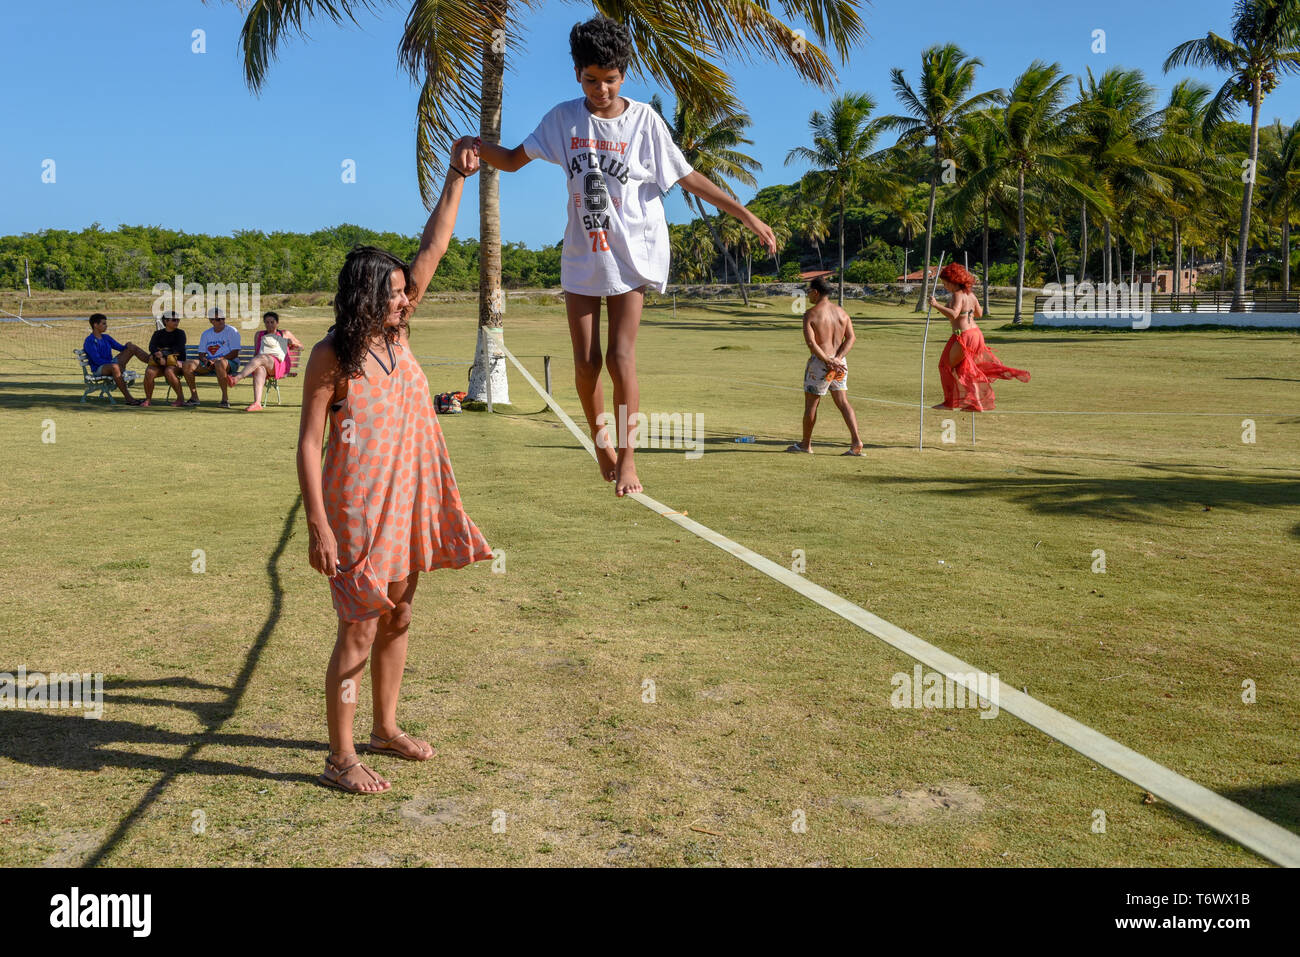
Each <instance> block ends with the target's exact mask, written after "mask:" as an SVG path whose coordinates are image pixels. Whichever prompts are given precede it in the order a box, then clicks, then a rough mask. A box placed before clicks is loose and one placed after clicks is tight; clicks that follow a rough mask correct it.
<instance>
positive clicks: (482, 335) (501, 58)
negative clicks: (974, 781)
mask: <svg viewBox="0 0 1300 957" xmlns="http://www.w3.org/2000/svg"><path fill="white" fill-rule="evenodd" d="M507 2H508V0H484V6H485V7H486V8H487V13H488V16H490V17H491V18H492V20H493V22H495V23H498V24H500V28H501V29H505V26H506V5H507ZM494 46H496V44H494V43H487V44H485V45H484V47H483V76H482V86H481V92H480V97H479V136H480V137H482V138H483V139H484V140H485V141H486V142H489V143H499V142H500V141H501V88H502V79H503V76H504V74H505V65H506V60H505V50H504V49H502V50H500V51H498V50H496V49H494ZM478 222H479V245H478V344H477V347H476V348H475V351H474V365H473V366H472V367H471V368H470V374H469V389H468V395H467V398H468V399H469V400H470V401H474V402H485V401H487V395H488V378H489V376H490V377H491V387H492V401H493V403H497V402H500V403H503V404H508V403H509V402H510V392H509V388H508V381H507V379H506V370H505V362H504V361H503V360H495V361H494V360H493V356H495V355H497V353H498V352H499V351H500V350H499V348H498V346H500V345H501V344H502V341H503V336H504V331H503V324H502V320H503V317H504V313H505V294H504V293H503V292H502V290H501V174H500V172H499V171H498V170H497V169H495V168H494V167H492V166H488V165H485V166H483V167H482V169H481V170H480V171H479V183H478Z"/></svg>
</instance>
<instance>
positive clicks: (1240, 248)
mask: <svg viewBox="0 0 1300 957" xmlns="http://www.w3.org/2000/svg"><path fill="white" fill-rule="evenodd" d="M1262 98H1263V97H1262V95H1261V93H1260V84H1259V78H1258V77H1256V78H1255V79H1254V80H1253V81H1252V82H1251V87H1250V176H1249V177H1248V178H1247V181H1246V188H1245V189H1243V190H1242V191H1241V231H1240V232H1239V233H1238V234H1237V283H1236V287H1235V288H1234V289H1233V291H1232V305H1231V306H1229V307H1228V308H1229V309H1230V310H1231V311H1233V312H1244V311H1245V310H1246V244H1247V242H1248V240H1249V238H1250V201H1251V197H1252V196H1253V195H1254V193H1255V170H1256V169H1257V168H1258V167H1257V166H1256V161H1257V160H1258V159H1259V107H1260V100H1261V99H1262Z"/></svg>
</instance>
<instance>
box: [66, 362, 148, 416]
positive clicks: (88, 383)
mask: <svg viewBox="0 0 1300 957" xmlns="http://www.w3.org/2000/svg"><path fill="white" fill-rule="evenodd" d="M73 354H74V355H75V356H76V357H77V361H78V362H80V363H81V379H82V382H83V384H84V385H85V387H86V388H85V391H84V392H82V393H81V401H82V403H83V404H84V403H85V401H86V399H87V398H88V397H89V396H90V394H91V393H92V392H94V391H95V390H96V389H98V390H99V394H98V395H97V396H95V398H97V399H108V402H109V404H110V405H116V404H117V400H116V399H114V398H113V390H114V389H116V388H117V382H116V381H115V380H114V379H113V377H112V376H107V375H95V372H96V371H97V370H95V369H92V368H91V367H90V359H88V358H87V357H86V350H85V349H74V350H73ZM122 378H123V379H125V380H126V384H127V385H132V384H134V383H135V379H136V375H135V373H134V372H133V371H131V370H130V369H127V370H126V371H124V372H123V373H122Z"/></svg>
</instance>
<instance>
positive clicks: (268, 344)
mask: <svg viewBox="0 0 1300 957" xmlns="http://www.w3.org/2000/svg"><path fill="white" fill-rule="evenodd" d="M262 323H263V324H264V325H265V326H266V328H265V329H261V330H259V331H258V333H257V335H256V336H255V337H254V338H253V352H254V353H256V355H254V356H253V358H252V359H251V360H249V363H248V365H246V366H244V369H243V371H242V372H240V373H239V375H232V376H230V377H229V381H230V384H231V385H236V384H237V383H239V382H240V381H241V380H243V379H245V378H247V377H248V376H250V375H251V376H252V377H253V404H252V405H250V406H249V407H248V408H247V409H245V410H244V411H246V412H261V411H262V389H263V388H264V387H265V385H266V380H267V377H268V376H269V377H271V381H272V382H279V381H280V380H281V379H283V378H284V377H285V374H286V373H288V371H289V349H290V348H291V347H292V348H295V349H301V348H302V343H301V342H299V341H298V337H297V336H295V335H294V334H293V333H292V332H290V331H289V330H287V329H281V328H280V317H279V316H278V315H276V314H275V313H273V312H268V313H267V314H266V315H264V316H262Z"/></svg>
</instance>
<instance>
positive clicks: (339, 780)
mask: <svg viewBox="0 0 1300 957" xmlns="http://www.w3.org/2000/svg"><path fill="white" fill-rule="evenodd" d="M352 757H353V760H352V762H351V763H350V764H348V765H346V766H344V767H340V766H339V765H338V763H337V762H336V761H335V760H334V755H333V754H329V755H326V757H325V773H323V774H322V775H321V776H320V777H318V778H317V779H316V780H317V781H319V782H320V783H321V784H324V785H325V786H327V787H332V788H338V789H339V790H340V791H346V792H347V793H348V794H383V793H384V792H385V791H388V790H390V789H391V788H392V784H391V783H389V785H388V787H386V788H382V789H380V790H378V791H363V790H362V789H361V788H359V787H356V786H355V785H350V784H347V783H345V782H344V781H343V775H345V774H347V773H348V772H349V771H351V770H352V769H353V768H355V767H357V766H358V765H360V767H361V770H362V771H364V772H365V773H366V774H368V775H370V779H371V780H372V781H380V780H381V779H380V777H379V775H378V774H376V773H375V772H374V771H372V770H371V769H370V768H368V767H366V766H365V765H364V764H361V759H360V758H359V757H357V755H356V754H355V753H353V755H352Z"/></svg>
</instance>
